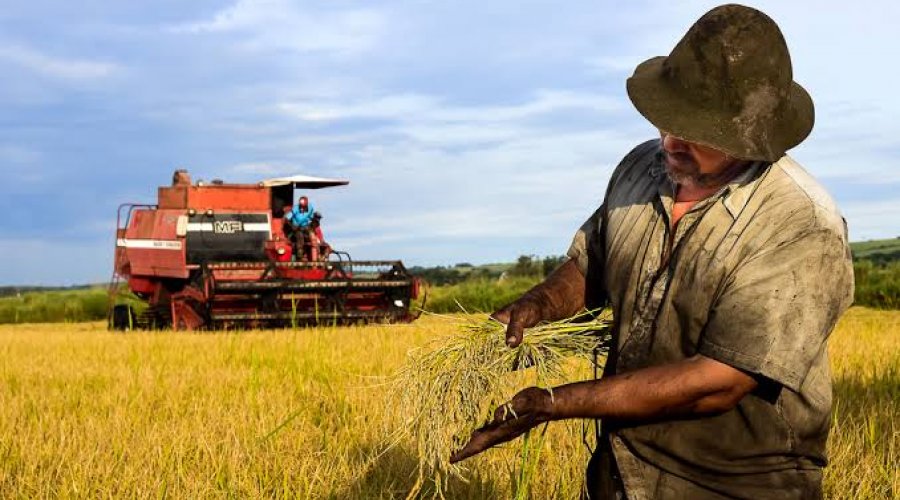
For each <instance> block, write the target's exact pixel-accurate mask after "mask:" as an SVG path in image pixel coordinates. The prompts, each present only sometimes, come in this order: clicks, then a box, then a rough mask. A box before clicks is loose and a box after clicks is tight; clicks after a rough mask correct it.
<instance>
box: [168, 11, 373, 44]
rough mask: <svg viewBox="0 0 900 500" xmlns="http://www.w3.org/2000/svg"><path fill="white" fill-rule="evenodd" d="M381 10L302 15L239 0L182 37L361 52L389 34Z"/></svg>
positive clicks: (185, 27) (184, 29) (183, 28)
mask: <svg viewBox="0 0 900 500" xmlns="http://www.w3.org/2000/svg"><path fill="white" fill-rule="evenodd" d="M384 24H385V19H384V16H382V15H381V14H380V13H379V12H378V11H376V10H374V9H370V8H357V9H350V10H345V11H325V12H313V11H304V10H300V9H299V8H298V6H297V4H296V3H295V2H291V1H289V0H238V1H237V2H236V3H234V4H233V5H231V6H229V7H227V8H225V9H223V10H220V11H219V12H217V13H215V14H214V15H213V16H212V17H211V18H210V19H207V20H201V21H196V22H192V23H187V24H180V25H177V26H173V27H172V31H174V32H180V33H194V34H202V33H234V34H238V35H240V36H241V41H240V42H239V45H240V46H242V47H245V48H247V49H251V50H293V51H298V52H309V51H334V52H338V53H358V52H362V51H365V50H368V49H371V48H372V47H373V46H374V45H375V44H376V42H377V41H378V39H379V38H380V36H381V34H382V32H383V30H384V29H385V26H384Z"/></svg>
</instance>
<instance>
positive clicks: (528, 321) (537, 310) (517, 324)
mask: <svg viewBox="0 0 900 500" xmlns="http://www.w3.org/2000/svg"><path fill="white" fill-rule="evenodd" d="M491 317H492V318H494V319H496V320H497V321H499V322H501V323H504V324H506V345H508V346H509V347H517V346H518V345H519V344H521V343H522V335H523V334H524V331H525V329H526V328H531V327H532V326H535V325H537V324H538V323H540V322H541V320H542V319H544V318H542V311H541V303H540V301H539V300H537V299H535V298H533V297H531V296H530V295H528V294H526V295H524V296H522V297H521V298H519V300H516V301H515V302H513V303H511V304H509V305H507V306H506V307H504V308H502V309H500V310H499V311H497V312H495V313H494V314H491Z"/></svg>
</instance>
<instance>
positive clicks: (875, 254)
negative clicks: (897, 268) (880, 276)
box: [850, 237, 900, 264]
mask: <svg viewBox="0 0 900 500" xmlns="http://www.w3.org/2000/svg"><path fill="white" fill-rule="evenodd" d="M850 249H851V250H852V251H853V260H857V261H859V260H870V261H872V262H873V263H875V264H887V263H889V262H894V261H900V237H897V238H891V239H887V240H869V241H857V242H855V243H851V244H850Z"/></svg>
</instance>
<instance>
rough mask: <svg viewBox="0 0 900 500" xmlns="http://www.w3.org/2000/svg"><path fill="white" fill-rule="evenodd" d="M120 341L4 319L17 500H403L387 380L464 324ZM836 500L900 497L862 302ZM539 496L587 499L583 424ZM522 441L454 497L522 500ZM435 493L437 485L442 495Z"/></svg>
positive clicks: (408, 482) (891, 407)
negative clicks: (419, 350)
mask: <svg viewBox="0 0 900 500" xmlns="http://www.w3.org/2000/svg"><path fill="white" fill-rule="evenodd" d="M451 327H452V326H451V324H450V323H448V322H447V320H444V319H441V318H422V319H420V320H419V321H418V322H416V323H414V324H412V325H402V326H366V327H340V328H320V329H306V330H297V331H274V332H273V331H268V332H243V333H222V332H219V333H200V334H184V333H172V332H167V333H129V334H124V335H122V334H114V333H109V332H107V331H106V330H105V325H102V324H97V323H89V324H70V325H31V326H21V325H20V326H2V327H0V497H2V498H35V497H66V498H112V497H115V498H121V497H141V498H147V497H156V498H167V497H171V498H210V497H212V498H220V497H234V498H247V497H299V498H403V497H405V496H406V493H407V492H408V491H409V490H410V488H411V487H412V485H413V484H414V483H415V480H416V478H415V476H414V473H415V466H416V464H415V459H414V458H413V457H414V456H415V455H414V454H413V453H411V452H410V450H408V449H405V448H403V447H402V446H401V447H395V448H393V449H390V450H388V451H386V452H382V451H383V450H382V445H383V441H384V428H383V427H384V426H383V424H384V422H385V420H386V418H387V417H388V416H390V414H391V412H392V409H391V408H389V407H387V406H386V405H385V403H384V401H385V400H386V396H387V394H386V391H387V388H386V386H384V385H383V384H382V382H383V379H382V377H383V376H384V375H386V374H389V373H391V372H392V371H393V370H395V369H396V368H397V367H398V366H400V364H401V363H402V362H403V360H404V356H405V353H406V352H407V350H408V349H410V348H411V347H413V346H417V345H421V344H422V343H423V342H425V341H426V340H427V339H428V338H429V337H430V336H433V335H435V334H438V333H441V332H443V331H446V330H447V329H448V328H451ZM830 349H831V356H832V365H833V368H834V380H835V413H834V430H833V434H832V438H831V440H830V442H829V447H830V454H831V460H832V463H831V465H830V467H829V468H828V469H827V470H826V478H825V481H826V490H827V494H828V496H829V497H830V498H855V499H862V498H891V497H892V495H900V472H898V464H900V312H884V311H875V310H868V309H862V308H856V309H853V310H851V311H850V312H849V313H848V314H847V315H846V316H845V317H844V318H843V320H842V321H841V323H840V325H839V327H838V329H837V331H836V332H835V333H834V335H833V337H832V340H831V347H830ZM548 434H549V436H548V438H547V439H545V440H544V441H543V448H542V450H541V454H540V457H539V463H538V465H537V467H538V468H537V470H538V471H539V472H538V473H537V474H535V483H534V485H533V490H532V496H533V498H578V495H579V492H580V488H581V481H582V477H583V469H584V465H585V463H586V459H587V455H588V450H587V448H586V445H585V444H584V443H583V442H582V430H581V426H580V424H575V425H572V426H566V425H563V424H561V423H554V424H551V425H550V430H549V433H548ZM520 450H521V444H520V442H519V441H514V442H513V443H512V444H510V445H507V446H506V447H504V448H503V449H499V450H492V451H489V452H487V453H485V454H484V455H482V456H481V457H479V458H476V459H474V460H472V461H471V463H470V468H471V474H470V479H469V481H468V482H467V483H464V482H462V481H456V482H453V483H452V484H451V485H450V489H449V491H448V493H447V496H448V497H449V498H467V499H468V498H474V499H478V498H484V499H487V498H511V497H512V496H513V495H514V492H513V491H512V489H513V488H514V486H513V485H514V484H515V475H516V473H517V472H516V467H517V465H518V458H517V457H518V456H519V455H520V453H519V452H520ZM426 493H427V492H426Z"/></svg>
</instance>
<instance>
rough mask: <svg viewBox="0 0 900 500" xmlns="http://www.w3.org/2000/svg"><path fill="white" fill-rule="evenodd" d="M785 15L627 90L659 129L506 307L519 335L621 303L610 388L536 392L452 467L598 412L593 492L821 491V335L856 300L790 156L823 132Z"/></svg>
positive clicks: (815, 200) (811, 192) (742, 28)
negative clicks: (798, 76) (541, 274)
mask: <svg viewBox="0 0 900 500" xmlns="http://www.w3.org/2000/svg"><path fill="white" fill-rule="evenodd" d="M792 78H793V77H792V72H791V61H790V56H789V54H788V49H787V46H786V44H785V41H784V38H783V37H782V34H781V32H780V30H779V28H778V26H777V25H776V24H775V22H774V21H772V20H771V19H770V18H769V17H767V16H766V15H765V14H763V13H762V12H759V11H757V10H754V9H751V8H748V7H743V6H739V5H725V6H721V7H717V8H715V9H713V10H711V11H710V12H708V13H706V14H705V15H704V16H703V17H701V18H700V19H699V20H698V21H697V22H696V23H695V24H694V25H693V26H692V27H691V28H690V29H689V30H688V32H687V34H686V35H685V36H684V38H682V40H681V41H680V42H679V43H678V44H677V45H676V46H675V48H674V50H672V52H671V54H670V55H669V56H668V57H656V58H653V59H650V60H648V61H646V62H644V63H642V64H640V65H639V66H638V67H637V69H635V72H634V75H633V76H632V77H631V78H629V79H628V82H627V89H628V95H629V97H630V99H631V101H632V102H633V103H634V105H635V107H636V108H637V110H638V111H639V112H640V113H641V114H642V115H643V116H644V117H645V118H647V120H649V121H650V122H651V123H652V124H653V125H654V126H656V128H658V129H659V131H660V132H659V134H660V135H659V139H654V140H651V141H648V142H645V143H643V144H641V145H639V146H637V147H636V148H635V149H634V150H632V151H631V152H630V153H628V155H626V156H625V158H624V159H623V160H622V162H621V163H620V164H619V166H618V167H617V168H616V169H615V171H614V172H613V174H612V177H611V179H610V182H609V186H608V188H607V190H606V197H605V201H604V203H603V204H602V205H601V206H600V208H599V209H598V210H597V211H596V212H595V213H594V214H593V215H592V216H591V217H590V218H588V220H587V221H586V222H585V223H584V225H583V226H582V227H581V229H579V231H578V232H577V233H576V235H575V238H574V241H573V243H572V246H571V247H570V249H569V251H568V256H569V259H568V260H567V261H566V262H565V263H564V264H563V265H562V266H560V267H559V268H558V269H557V270H556V271H554V272H553V273H552V274H551V275H550V276H548V277H547V279H546V280H544V282H543V283H541V284H539V285H537V286H535V287H534V288H532V289H531V290H529V291H528V292H526V293H525V294H524V295H523V296H522V297H521V298H519V299H518V300H516V301H515V302H513V303H512V304H510V305H509V306H507V307H505V308H503V309H501V310H500V311H497V312H496V313H495V314H494V316H495V317H496V318H497V319H499V320H501V321H503V322H505V323H507V325H508V327H507V331H506V335H507V338H506V341H507V343H508V344H509V345H510V346H516V345H518V344H519V343H520V342H521V340H522V334H523V333H522V332H523V329H524V328H527V327H530V326H533V325H535V324H536V323H538V322H539V321H544V320H557V319H561V318H566V317H569V316H571V315H573V314H575V313H576V312H577V311H579V310H581V309H582V308H584V307H587V308H596V307H598V306H601V305H608V306H609V307H611V308H612V311H613V314H614V318H615V320H614V327H613V341H612V347H611V349H610V354H609V358H608V360H607V363H606V367H605V370H604V376H603V377H602V378H601V379H600V380H590V381H583V382H576V383H572V384H568V385H563V386H560V387H557V388H554V389H553V393H552V398H551V394H550V393H549V392H548V391H545V390H541V389H537V388H530V389H526V390H524V391H522V392H520V393H518V394H516V395H515V396H514V397H513V398H512V400H511V406H512V410H513V411H512V412H507V411H502V409H501V410H498V411H497V412H496V414H495V417H494V420H493V421H492V422H490V423H488V424H487V425H486V426H484V427H482V428H481V429H479V430H478V431H476V432H475V433H474V434H473V436H472V438H471V440H470V441H469V443H468V444H467V445H466V446H465V447H464V448H463V449H462V450H460V451H459V452H458V453H457V454H455V455H454V456H453V460H454V461H459V460H462V459H464V458H466V457H469V456H472V455H475V454H477V453H480V452H482V451H484V450H486V449H488V448H490V447H492V446H495V445H497V444H499V443H503V442H505V441H509V440H511V439H513V438H515V437H516V436H519V435H521V434H523V433H524V432H525V431H527V430H529V429H531V428H533V427H535V426H536V425H538V424H541V423H543V422H547V421H552V420H561V419H568V418H596V419H600V420H601V422H602V434H601V439H600V443H598V447H597V450H596V452H595V453H594V456H593V458H592V459H591V462H590V463H589V464H588V475H587V490H588V491H589V497H590V498H592V499H607V498H609V499H616V498H628V499H682V498H684V499H705V498H732V497H736V498H767V499H768V498H792V499H793V498H797V499H801V498H804V499H805V498H820V497H821V496H822V467H823V466H824V465H825V463H826V458H825V441H826V438H827V437H828V428H829V425H830V422H831V416H830V412H831V378H830V373H829V367H828V356H827V352H826V345H825V344H826V339H827V338H828V335H829V333H830V332H831V330H832V328H833V327H834V325H835V322H836V321H837V319H838V317H839V316H840V315H841V313H842V312H843V311H844V310H845V309H846V308H847V307H848V306H849V304H850V302H851V300H852V296H853V273H852V266H851V261H850V252H849V248H848V245H847V235H846V225H845V223H844V220H843V219H842V217H841V214H840V213H839V212H838V210H837V207H835V204H834V202H833V201H832V200H831V199H830V198H829V196H828V194H827V193H826V192H825V190H824V189H823V188H822V187H821V186H820V185H819V184H818V183H817V182H816V181H815V180H814V179H813V178H812V177H811V176H810V174H808V173H807V172H806V171H805V170H804V169H803V168H802V167H801V166H800V165H798V164H797V162H795V161H794V160H793V159H791V158H790V157H789V156H786V155H785V151H786V150H788V149H790V148H792V147H794V146H796V145H797V144H799V143H800V142H801V141H803V139H805V138H806V136H807V135H808V134H809V133H810V131H811V129H812V126H813V103H812V100H811V99H810V97H809V95H808V94H807V93H806V91H805V90H804V89H803V88H802V87H800V85H798V84H796V83H794V82H793V81H792Z"/></svg>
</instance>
